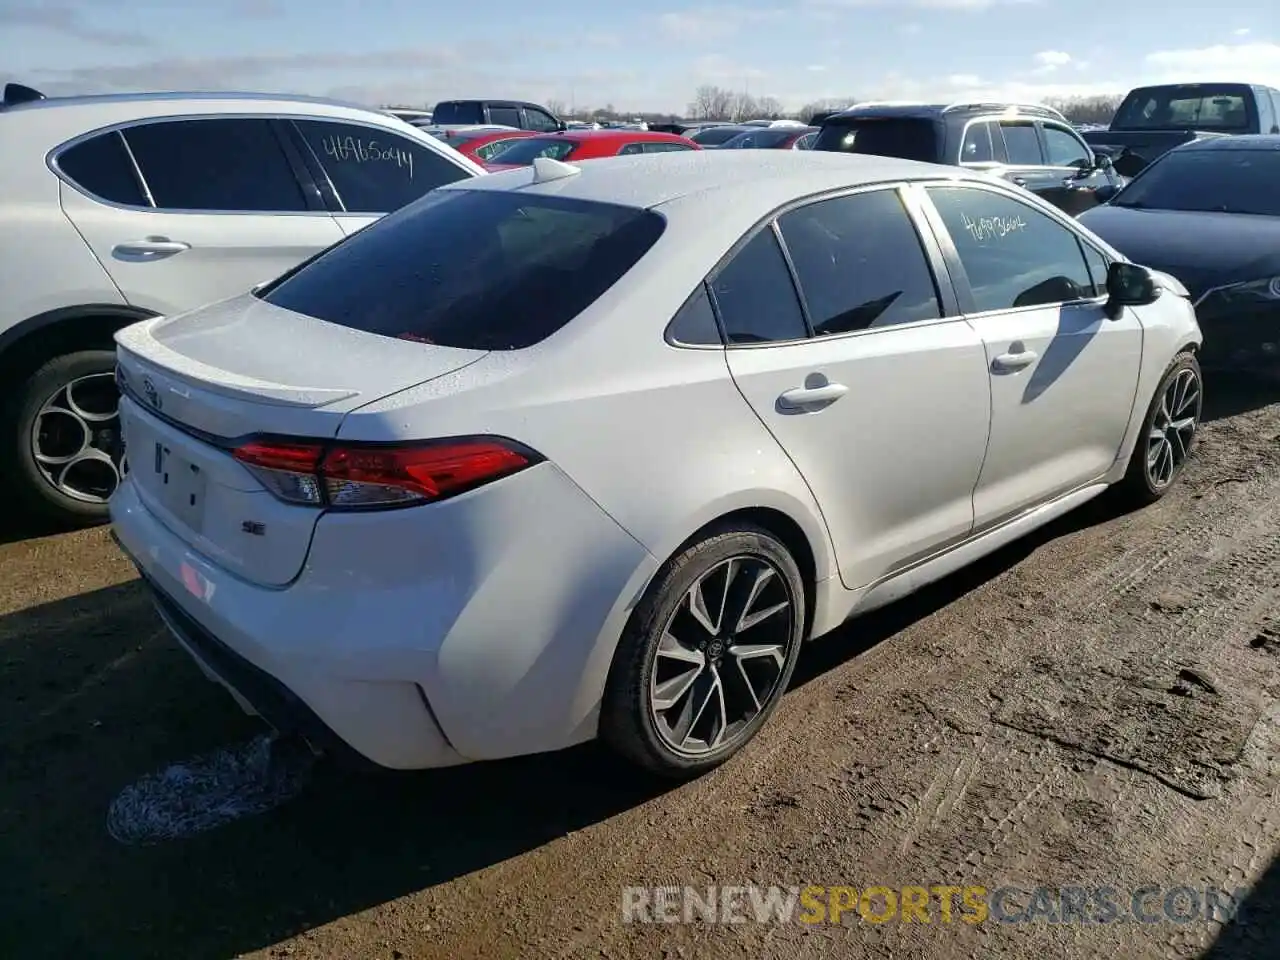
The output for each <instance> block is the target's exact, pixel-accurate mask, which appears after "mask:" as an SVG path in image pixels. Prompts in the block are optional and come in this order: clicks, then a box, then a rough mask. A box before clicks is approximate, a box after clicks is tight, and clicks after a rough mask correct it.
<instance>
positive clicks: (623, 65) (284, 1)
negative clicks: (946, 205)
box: [0, 0, 1280, 111]
mask: <svg viewBox="0 0 1280 960" xmlns="http://www.w3.org/2000/svg"><path fill="white" fill-rule="evenodd" d="M5 79H18V80H22V81H23V82H25V83H28V84H31V85H34V86H36V87H39V88H41V89H44V90H45V91H46V92H49V93H72V92H101V91H113V90H145V89H187V90H190V89H218V88H221V89H238V90H245V89H251V90H278V91H290V92H303V93H317V94H332V95H338V96H342V97H346V98H350V99H356V100H359V101H361V102H369V103H389V102H394V103H400V104H431V103H434V102H435V101H436V100H437V99H443V98H447V97H460V96H504V97H522V98H525V99H531V100H539V101H544V102H545V101H551V100H555V101H559V102H562V103H564V104H566V105H572V104H577V105H578V106H579V107H581V106H584V105H587V106H602V105H604V104H606V103H612V104H614V105H615V106H617V107H618V108H620V109H630V110H639V109H653V110H673V111H679V110H682V109H683V108H684V106H685V104H686V103H687V102H688V101H689V100H690V98H691V96H692V93H693V91H694V89H695V88H696V87H697V86H698V85H699V84H706V83H712V84H717V85H720V86H727V87H732V88H734V89H739V90H741V89H746V90H748V91H749V92H750V93H752V94H755V95H769V96H774V97H777V98H779V99H780V100H782V101H783V103H785V104H786V105H788V106H791V107H798V106H799V105H800V104H802V103H805V102H809V101H812V100H817V99H823V98H827V97H846V96H856V97H858V98H864V99H869V98H895V99H915V98H935V97H937V98H945V97H951V96H955V97H969V96H974V95H983V96H987V95H989V96H992V97H1005V96H1007V97H1010V98H1031V99H1041V98H1044V97H1046V96H1064V95H1065V96H1071V95H1090V94H1095V93H1112V92H1123V91H1124V90H1127V89H1128V88H1129V87H1131V86H1135V85H1137V84H1139V83H1151V82H1165V81H1171V80H1188V81H1189V80H1244V81H1252V82H1255V83H1266V84H1271V85H1275V86H1280V4H1278V3H1276V2H1275V0H1217V2H1215V3H1214V4H1212V5H1211V6H1204V7H1199V8H1197V7H1195V6H1193V5H1191V4H1190V3H1175V2H1170V0H1103V2H1085V0H1071V2H1063V0H738V2H731V3H724V4H715V3H710V4H707V3H698V2H696V0H482V2H451V0H416V2H415V0H65V2H40V0H0V80H5Z"/></svg>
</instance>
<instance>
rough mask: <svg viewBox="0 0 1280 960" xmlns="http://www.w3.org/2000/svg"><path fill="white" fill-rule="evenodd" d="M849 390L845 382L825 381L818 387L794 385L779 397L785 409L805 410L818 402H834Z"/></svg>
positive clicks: (780, 404)
mask: <svg viewBox="0 0 1280 960" xmlns="http://www.w3.org/2000/svg"><path fill="white" fill-rule="evenodd" d="M848 392H849V388H848V387H846V386H845V385H844V384H843V383H824V384H822V385H821V386H816V387H794V388H793V389H791V390H788V391H787V392H786V393H784V394H782V396H780V397H778V405H779V406H781V407H782V408H783V409H785V410H804V409H805V408H807V407H812V406H816V405H817V404H829V403H834V402H835V401H837V400H839V399H840V398H841V397H843V396H844V395H845V394H846V393H848Z"/></svg>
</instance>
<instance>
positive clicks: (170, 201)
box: [124, 118, 308, 213]
mask: <svg viewBox="0 0 1280 960" xmlns="http://www.w3.org/2000/svg"><path fill="white" fill-rule="evenodd" d="M124 137H125V140H127V141H128V143H129V149H130V150H131V151H132V152H133V156H134V159H135V160H137V162H138V167H139V169H140V170H141V171H142V177H143V180H145V181H146V184H147V187H148V188H149V189H150V190H151V196H152V197H153V198H154V199H155V204H156V206H157V207H158V208H159V209H162V210H192V211H196V210H223V211H235V212H243V213H248V212H260V213H291V212H296V211H300V210H306V209H308V208H307V202H306V198H305V197H304V195H303V193H302V186H301V185H300V184H299V183H298V179H297V177H296V176H295V175H294V172H293V166H292V164H290V162H289V158H288V156H287V155H286V154H285V152H284V147H283V146H282V145H281V143H280V140H279V139H278V138H277V136H276V132H275V130H274V129H272V125H271V121H270V120H268V119H265V118H263V119H257V118H229V119H218V118H211V119H208V120H165V121H162V122H159V123H142V124H138V125H137V126H134V127H130V128H129V129H128V130H126V131H125V132H124Z"/></svg>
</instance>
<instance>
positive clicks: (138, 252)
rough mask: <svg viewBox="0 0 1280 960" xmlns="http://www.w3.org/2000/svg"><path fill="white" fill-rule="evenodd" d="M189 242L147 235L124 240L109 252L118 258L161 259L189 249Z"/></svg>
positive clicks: (136, 259) (137, 259) (133, 259)
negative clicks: (139, 238)
mask: <svg viewBox="0 0 1280 960" xmlns="http://www.w3.org/2000/svg"><path fill="white" fill-rule="evenodd" d="M190 249H191V244H189V243H183V242H182V241H181V240H170V239H169V238H168V237H147V238H146V239H145V240H125V241H124V242H123V243H117V244H116V245H115V246H114V247H112V248H111V254H112V256H114V257H115V258H116V259H118V260H132V261H143V262H145V261H148V260H163V259H165V258H166V257H172V256H173V255H174V254H178V253H182V252H183V251H185V250H190Z"/></svg>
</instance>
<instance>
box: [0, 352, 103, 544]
mask: <svg viewBox="0 0 1280 960" xmlns="http://www.w3.org/2000/svg"><path fill="white" fill-rule="evenodd" d="M114 370H115V353H113V352H112V351H110V350H80V351H77V352H75V353H68V354H64V355H62V356H59V357H54V358H53V359H52V360H49V361H48V362H46V363H45V364H43V365H42V366H41V367H39V368H38V369H37V370H35V371H34V372H33V373H32V374H31V375H30V376H28V377H27V378H26V380H25V381H23V382H22V383H21V384H20V385H19V386H18V389H17V391H16V392H15V393H14V394H13V395H12V397H11V398H10V399H9V400H8V402H7V403H5V405H4V409H3V412H0V464H4V465H7V466H5V467H4V471H5V474H6V475H5V476H4V477H3V480H4V483H5V485H6V486H7V487H8V489H9V493H10V496H11V497H13V498H14V499H15V500H16V501H17V503H18V504H19V505H20V508H21V510H22V512H23V515H24V516H25V517H27V518H29V519H30V520H31V521H33V522H34V523H35V524H36V525H38V526H41V527H54V528H59V529H66V528H76V527H86V526H94V525H96V524H100V523H103V522H105V521H106V520H107V519H108V513H107V504H106V503H105V502H89V501H87V500H83V499H77V498H76V497H73V496H70V495H68V494H66V493H64V492H62V491H61V490H59V489H57V488H56V487H55V486H54V485H53V484H52V483H51V482H50V481H49V480H48V479H47V478H46V477H45V476H44V474H43V473H42V472H41V470H40V467H39V465H38V464H37V461H36V456H35V450H34V449H33V440H32V437H33V431H34V430H35V427H36V421H37V417H38V416H39V414H40V410H41V408H42V407H43V406H44V404H45V402H46V401H48V400H49V399H50V398H51V397H53V396H54V395H55V394H57V392H58V391H59V390H61V389H62V388H64V387H65V386H66V385H67V384H69V383H72V382H73V381H76V380H79V379H80V378H82V377H93V376H96V375H99V374H111V373H112V372H113V371H114ZM113 389H114V388H113ZM116 429H117V430H118V429H119V428H118V422H117V424H116ZM104 489H105V488H104Z"/></svg>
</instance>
